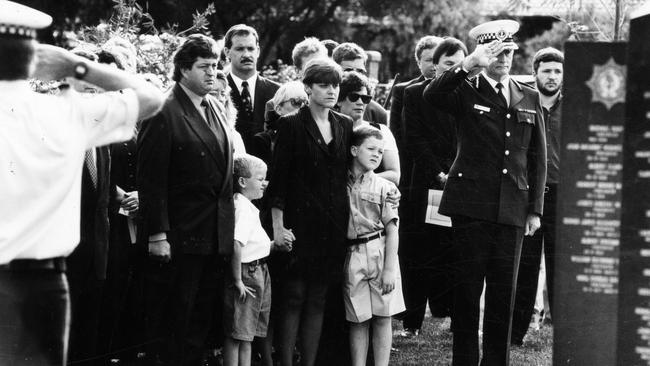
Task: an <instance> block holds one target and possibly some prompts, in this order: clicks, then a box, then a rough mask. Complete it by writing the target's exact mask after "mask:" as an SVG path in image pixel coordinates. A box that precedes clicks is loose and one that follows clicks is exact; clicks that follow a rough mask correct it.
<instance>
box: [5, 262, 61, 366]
mask: <svg viewBox="0 0 650 366" xmlns="http://www.w3.org/2000/svg"><path fill="white" fill-rule="evenodd" d="M69 324H70V297H69V295H68V282H67V279H66V276H65V274H64V273H63V272H61V271H56V270H38V271H36V270H25V271H14V270H4V269H0V365H13V366H23V365H24V366H27V365H56V366H62V365H65V364H66V353H67V346H68V331H69Z"/></svg>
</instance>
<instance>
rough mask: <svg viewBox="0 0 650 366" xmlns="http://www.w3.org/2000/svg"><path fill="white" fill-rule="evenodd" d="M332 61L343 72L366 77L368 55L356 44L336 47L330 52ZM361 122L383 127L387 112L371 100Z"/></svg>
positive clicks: (343, 44) (386, 121) (350, 43)
mask: <svg viewBox="0 0 650 366" xmlns="http://www.w3.org/2000/svg"><path fill="white" fill-rule="evenodd" d="M332 59H333V60H334V62H336V63H337V64H339V65H341V68H342V69H343V71H356V72H359V73H362V74H364V75H366V76H367V75H368V71H367V70H366V62H367V61H368V55H367V54H366V51H364V50H363V48H361V46H359V45H358V44H356V43H352V42H345V43H341V44H340V45H338V46H336V48H334V51H332ZM363 120H364V121H368V122H374V123H379V124H382V125H385V124H388V112H386V110H385V109H384V107H382V106H381V105H380V104H379V103H377V102H375V101H374V100H371V101H370V103H369V104H368V106H367V107H366V111H365V112H364V113H363Z"/></svg>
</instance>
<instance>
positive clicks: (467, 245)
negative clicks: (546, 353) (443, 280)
mask: <svg viewBox="0 0 650 366" xmlns="http://www.w3.org/2000/svg"><path fill="white" fill-rule="evenodd" d="M452 226H453V231H454V249H455V250H454V252H455V256H456V258H455V260H454V273H455V276H456V282H455V283H456V288H455V289H454V304H453V307H452V327H453V332H454V342H453V365H454V366H460V365H472V366H476V365H477V364H478V358H479V352H478V326H479V313H480V298H481V293H482V290H483V283H484V281H485V286H486V287H485V311H484V317H483V359H482V361H481V365H482V366H488V365H508V362H509V337H510V323H511V318H512V304H513V303H514V294H513V291H512V290H513V283H516V280H517V279H516V266H517V264H518V257H519V255H520V251H521V243H522V238H523V229H522V228H519V227H516V226H511V225H503V224H497V223H493V222H487V221H483V220H477V219H472V218H468V217H464V216H454V217H452Z"/></svg>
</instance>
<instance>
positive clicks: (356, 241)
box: [348, 230, 386, 245]
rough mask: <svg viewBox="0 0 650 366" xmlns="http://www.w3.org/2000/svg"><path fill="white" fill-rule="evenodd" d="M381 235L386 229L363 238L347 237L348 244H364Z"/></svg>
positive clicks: (384, 233) (384, 234)
mask: <svg viewBox="0 0 650 366" xmlns="http://www.w3.org/2000/svg"><path fill="white" fill-rule="evenodd" d="M382 236H386V231H384V230H382V231H378V232H376V233H374V234H372V235H370V236H364V237H363V238H356V239H348V245H357V244H365V243H368V242H371V241H373V240H375V239H379V238H381V237H382Z"/></svg>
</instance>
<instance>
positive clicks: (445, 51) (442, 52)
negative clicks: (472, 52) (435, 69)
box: [433, 37, 467, 64]
mask: <svg viewBox="0 0 650 366" xmlns="http://www.w3.org/2000/svg"><path fill="white" fill-rule="evenodd" d="M458 51H463V54H464V55H465V56H467V47H466V46H465V44H464V43H463V42H461V40H459V39H457V38H454V37H448V38H445V39H444V40H443V41H442V42H440V44H438V46H437V47H436V49H435V50H434V51H433V63H434V64H437V63H438V61H440V58H441V57H442V56H451V55H453V54H455V53H456V52H458Z"/></svg>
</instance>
